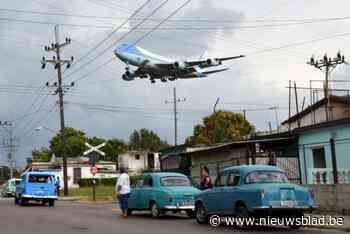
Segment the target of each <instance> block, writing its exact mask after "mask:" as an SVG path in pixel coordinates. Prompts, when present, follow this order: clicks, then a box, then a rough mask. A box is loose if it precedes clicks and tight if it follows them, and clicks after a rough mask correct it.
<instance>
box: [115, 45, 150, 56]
mask: <svg viewBox="0 0 350 234" xmlns="http://www.w3.org/2000/svg"><path fill="white" fill-rule="evenodd" d="M115 53H119V54H123V53H127V54H133V55H136V56H142V57H144V54H142V53H141V51H139V50H138V49H137V47H136V46H134V45H132V44H126V43H124V44H122V45H120V46H118V47H117V48H116V49H115Z"/></svg>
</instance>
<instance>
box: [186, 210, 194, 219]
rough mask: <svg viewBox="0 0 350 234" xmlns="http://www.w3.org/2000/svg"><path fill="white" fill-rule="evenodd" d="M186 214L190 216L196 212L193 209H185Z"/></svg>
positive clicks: (192, 216)
mask: <svg viewBox="0 0 350 234" xmlns="http://www.w3.org/2000/svg"><path fill="white" fill-rule="evenodd" d="M186 214H187V216H188V217H190V218H194V217H196V212H195V211H194V210H186Z"/></svg>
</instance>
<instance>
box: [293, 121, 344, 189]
mask: <svg viewBox="0 0 350 234" xmlns="http://www.w3.org/2000/svg"><path fill="white" fill-rule="evenodd" d="M295 133H296V134H297V135H298V145H299V156H300V167H301V175H302V181H303V183H304V184H333V183H341V184H349V183H350V158H349V153H350V118H345V119H340V120H333V121H328V122H323V123H319V124H316V125H312V126H307V127H303V128H300V129H297V130H295ZM335 176H336V177H335Z"/></svg>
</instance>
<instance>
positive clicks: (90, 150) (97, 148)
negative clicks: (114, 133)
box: [84, 142, 106, 156]
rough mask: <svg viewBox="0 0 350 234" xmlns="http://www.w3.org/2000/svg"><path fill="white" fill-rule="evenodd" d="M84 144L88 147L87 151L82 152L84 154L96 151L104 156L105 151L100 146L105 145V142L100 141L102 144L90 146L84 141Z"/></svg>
mask: <svg viewBox="0 0 350 234" xmlns="http://www.w3.org/2000/svg"><path fill="white" fill-rule="evenodd" d="M85 145H86V146H87V147H88V148H89V149H88V150H87V151H85V152H84V155H88V154H90V153H92V152H96V153H98V154H100V155H102V156H105V155H106V154H105V152H103V151H101V150H100V148H102V147H103V146H105V145H106V142H104V143H102V144H99V145H97V146H92V145H90V144H89V143H87V142H85Z"/></svg>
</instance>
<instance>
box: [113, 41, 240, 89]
mask: <svg viewBox="0 0 350 234" xmlns="http://www.w3.org/2000/svg"><path fill="white" fill-rule="evenodd" d="M114 54H115V55H116V56H117V57H118V58H119V59H120V60H122V61H123V62H124V63H125V64H126V68H125V70H126V71H125V73H124V74H123V76H122V78H123V80H126V81H132V80H134V79H135V78H137V77H138V78H141V79H143V78H149V79H150V80H151V82H152V83H154V82H155V80H156V79H160V80H161V81H162V82H166V81H167V80H170V81H174V80H176V79H188V78H200V77H206V76H207V75H209V74H212V73H217V72H222V71H226V70H228V68H221V69H216V70H211V71H208V70H207V71H206V70H203V69H204V68H209V67H214V66H220V65H222V61H225V60H230V59H238V58H242V57H244V55H239V56H234V57H225V58H208V59H200V60H197V61H176V60H173V59H169V58H165V57H163V56H160V55H156V54H154V53H151V52H149V51H147V50H145V49H143V48H141V47H139V46H134V45H132V44H122V45H120V46H118V47H117V48H116V49H115V50H114ZM129 65H133V66H136V67H138V68H137V69H136V70H134V71H130V68H129Z"/></svg>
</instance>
